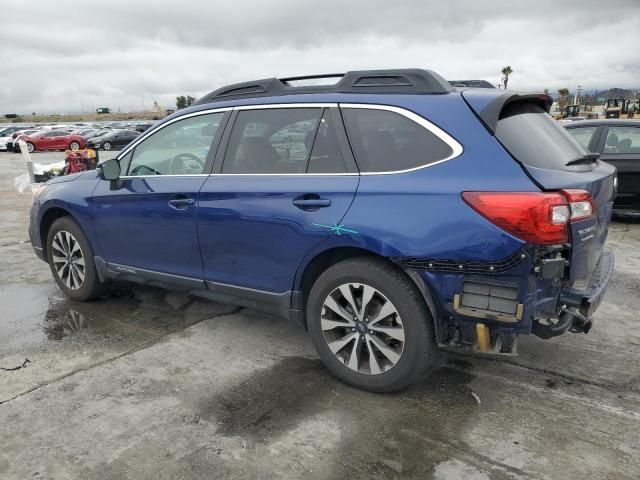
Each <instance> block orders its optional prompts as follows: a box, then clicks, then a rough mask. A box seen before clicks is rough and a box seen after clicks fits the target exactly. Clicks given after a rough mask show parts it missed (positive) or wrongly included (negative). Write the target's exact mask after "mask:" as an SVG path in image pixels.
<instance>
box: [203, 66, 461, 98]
mask: <svg viewBox="0 0 640 480" xmlns="http://www.w3.org/2000/svg"><path fill="white" fill-rule="evenodd" d="M325 78H338V79H339V80H338V81H337V82H336V83H333V84H329V85H326V84H323V85H303V86H296V85H292V83H293V82H297V81H305V80H320V79H325ZM453 91H455V89H454V88H453V87H452V86H451V84H450V83H449V82H447V81H446V80H445V79H444V78H442V77H441V76H440V75H438V74H437V73H435V72H433V71H431V70H423V69H420V68H404V69H392V70H359V71H352V72H346V73H327V74H321V75H305V76H297V77H286V78H265V79H262V80H252V81H250V82H242V83H236V84H233V85H227V86H225V87H222V88H219V89H217V90H214V91H213V92H211V93H208V94H207V95H205V96H204V97H202V98H200V99H198V100H197V101H196V102H195V105H202V104H206V103H212V102H220V101H223V100H230V99H236V98H251V97H269V96H280V95H292V94H303V93H411V94H444V93H450V92H453Z"/></svg>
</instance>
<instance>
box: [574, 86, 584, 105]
mask: <svg viewBox="0 0 640 480" xmlns="http://www.w3.org/2000/svg"><path fill="white" fill-rule="evenodd" d="M581 96H582V85H578V90H576V94H575V95H574V97H573V104H574V105H578V100H580V97H581Z"/></svg>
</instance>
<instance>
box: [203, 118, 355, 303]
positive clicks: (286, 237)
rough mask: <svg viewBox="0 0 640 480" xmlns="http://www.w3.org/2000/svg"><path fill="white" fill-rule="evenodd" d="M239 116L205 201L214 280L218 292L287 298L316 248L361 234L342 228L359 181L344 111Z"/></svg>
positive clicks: (206, 249) (208, 269) (208, 266)
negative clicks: (238, 289) (231, 290)
mask: <svg viewBox="0 0 640 480" xmlns="http://www.w3.org/2000/svg"><path fill="white" fill-rule="evenodd" d="M238 110H239V111H237V112H234V116H235V118H232V122H233V127H232V129H231V133H230V135H229V140H228V142H225V143H227V148H226V149H225V151H224V152H219V154H218V156H217V159H216V168H215V171H216V172H218V174H214V175H212V176H211V177H209V178H208V179H207V181H206V182H205V184H204V186H203V188H202V190H201V194H200V206H199V211H198V217H199V222H198V234H199V238H200V247H201V251H202V259H203V263H204V278H205V280H207V281H208V285H209V288H211V289H213V290H215V289H216V288H217V287H218V286H220V287H225V286H229V285H230V286H232V287H242V288H243V289H244V291H245V292H246V291H247V290H246V289H251V290H255V291H258V295H260V292H262V293H263V294H264V293H267V294H272V293H275V294H284V293H286V292H288V291H290V290H291V289H292V285H293V278H294V276H295V273H296V270H297V269H298V266H299V265H300V263H301V262H302V260H303V258H304V257H305V255H306V254H307V253H308V252H309V251H310V250H311V249H313V248H314V247H315V246H317V245H318V244H319V243H320V242H322V241H323V240H326V239H327V238H328V237H330V236H331V235H338V234H345V235H349V234H351V232H350V230H348V228H346V227H344V226H343V228H342V229H341V228H340V225H341V223H340V222H341V220H342V218H343V217H344V215H345V214H346V212H347V210H348V208H349V206H350V205H351V202H352V200H353V197H354V195H355V192H356V189H357V186H358V179H359V176H358V174H357V172H356V171H355V163H354V162H353V158H352V157H350V156H349V152H347V149H345V148H344V147H343V145H344V142H345V141H346V138H345V137H344V130H343V129H342V126H341V123H340V118H339V114H338V113H337V112H336V110H337V109H333V108H322V107H320V106H318V107H309V106H306V107H304V108H296V107H295V106H289V107H286V108H262V109H255V110H252V109H251V107H249V108H246V107H245V108H240V109H238ZM226 136H227V135H225V137H226ZM219 284H222V285H219Z"/></svg>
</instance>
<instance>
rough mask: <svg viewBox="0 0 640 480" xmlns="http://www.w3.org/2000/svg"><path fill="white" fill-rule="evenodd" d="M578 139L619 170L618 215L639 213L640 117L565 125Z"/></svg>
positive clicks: (585, 121)
mask: <svg viewBox="0 0 640 480" xmlns="http://www.w3.org/2000/svg"><path fill="white" fill-rule="evenodd" d="M564 127H565V128H566V129H567V131H568V132H569V133H570V134H571V135H572V136H573V138H575V139H576V140H577V141H578V143H580V144H581V145H582V146H583V147H585V148H586V149H588V150H589V151H591V152H593V153H596V154H599V155H600V160H602V161H603V162H607V163H609V164H611V165H613V166H614V167H616V169H617V170H618V194H617V196H616V199H615V201H614V203H613V212H614V213H615V214H617V215H625V216H634V217H635V216H639V215H640V121H639V120H622V119H615V120H584V121H581V122H572V123H570V124H566V125H564Z"/></svg>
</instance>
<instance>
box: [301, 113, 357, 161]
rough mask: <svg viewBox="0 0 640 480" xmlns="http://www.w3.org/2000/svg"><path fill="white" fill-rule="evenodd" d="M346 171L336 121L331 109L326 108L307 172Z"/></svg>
mask: <svg viewBox="0 0 640 480" xmlns="http://www.w3.org/2000/svg"><path fill="white" fill-rule="evenodd" d="M346 171H347V168H346V165H345V163H344V159H343V158H342V153H341V152H340V145H339V143H338V134H337V131H336V125H335V122H334V121H333V118H332V116H331V113H330V112H329V110H325V112H324V114H323V115H322V119H321V120H320V126H319V127H318V131H317V132H316V134H315V139H314V140H313V147H312V149H311V155H310V157H309V165H308V167H307V173H345V172H346Z"/></svg>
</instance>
